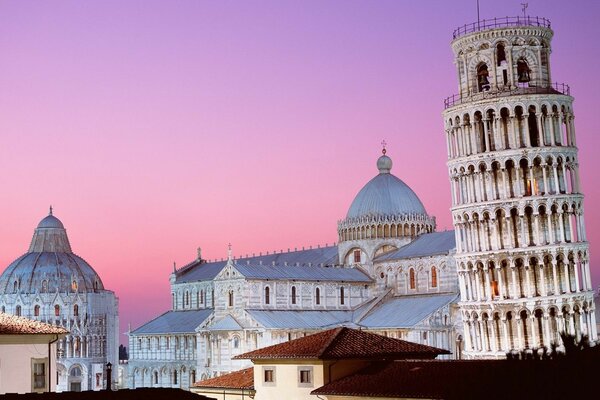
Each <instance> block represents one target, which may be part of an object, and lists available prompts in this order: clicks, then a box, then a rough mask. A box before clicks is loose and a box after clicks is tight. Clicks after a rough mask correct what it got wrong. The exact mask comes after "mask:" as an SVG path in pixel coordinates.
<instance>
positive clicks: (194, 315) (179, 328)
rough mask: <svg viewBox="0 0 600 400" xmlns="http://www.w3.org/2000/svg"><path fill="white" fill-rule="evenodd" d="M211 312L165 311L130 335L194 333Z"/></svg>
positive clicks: (208, 309) (210, 310) (204, 310)
mask: <svg viewBox="0 0 600 400" xmlns="http://www.w3.org/2000/svg"><path fill="white" fill-rule="evenodd" d="M212 312H213V310H212V309H211V308H205V309H203V310H185V311H167V312H165V313H164V314H162V315H160V316H158V317H156V318H154V319H153V320H152V321H150V322H147V323H145V324H144V325H142V326H140V327H139V328H137V329H135V330H134V331H132V332H131V333H132V334H151V333H153V334H161V333H195V330H196V328H197V327H198V326H199V325H200V324H201V323H202V322H204V321H205V320H206V319H207V318H208V317H209V316H210V314H212Z"/></svg>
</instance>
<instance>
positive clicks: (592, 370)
mask: <svg viewBox="0 0 600 400" xmlns="http://www.w3.org/2000/svg"><path fill="white" fill-rule="evenodd" d="M578 364H581V361H576V362H575V363H569V362H564V363H561V362H554V361H537V360H531V361H507V360H427V361H424V360H412V361H405V360H404V361H389V362H387V361H386V362H374V363H373V364H371V365H370V366H368V367H367V368H365V369H363V370H360V371H358V372H356V373H354V374H351V375H348V376H346V377H343V378H341V379H338V380H335V381H333V382H330V383H328V384H326V385H325V386H322V387H320V388H318V389H315V390H313V391H312V392H311V394H313V395H322V396H323V395H324V396H348V397H364V398H372V397H381V398H413V399H418V398H427V399H461V400H464V399H486V400H490V399H494V400H495V399H507V398H510V399H565V398H571V399H575V398H585V397H589V393H590V392H589V389H590V386H588V385H589V382H590V381H591V380H592V379H593V378H591V376H593V374H597V372H596V371H597V368H596V366H597V365H598V359H597V358H596V359H591V360H590V361H589V362H588V363H587V364H581V365H578ZM580 367H582V369H580ZM588 367H589V368H588ZM588 371H589V372H588ZM567 374H571V375H569V377H567ZM586 374H587V375H586ZM498 382H500V383H498ZM508 382H510V383H514V387H513V388H514V390H511V391H510V392H507V391H506V388H507V387H508V386H505V387H503V386H502V385H503V384H505V383H508ZM531 382H535V384H531ZM540 382H546V384H541V383H540ZM553 382H570V384H569V385H562V384H558V383H557V384H553ZM575 382H578V383H575ZM577 390H579V392H584V393H586V391H587V396H583V395H582V394H583V393H579V395H578V394H577V393H576V392H575V391H577Z"/></svg>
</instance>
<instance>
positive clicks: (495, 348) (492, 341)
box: [488, 319, 498, 352]
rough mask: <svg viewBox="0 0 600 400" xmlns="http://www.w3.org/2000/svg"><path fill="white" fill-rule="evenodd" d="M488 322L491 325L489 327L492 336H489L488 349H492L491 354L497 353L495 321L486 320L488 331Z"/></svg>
mask: <svg viewBox="0 0 600 400" xmlns="http://www.w3.org/2000/svg"><path fill="white" fill-rule="evenodd" d="M490 322H491V324H492V326H491V331H492V334H491V335H490V336H491V343H490V348H491V349H492V351H493V352H496V351H498V340H497V339H496V320H494V319H491V320H488V329H489V328H490Z"/></svg>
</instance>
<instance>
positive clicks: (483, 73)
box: [477, 63, 491, 92]
mask: <svg viewBox="0 0 600 400" xmlns="http://www.w3.org/2000/svg"><path fill="white" fill-rule="evenodd" d="M489 74H490V73H489V72H488V67H487V64H486V63H481V64H479V66H478V67H477V88H478V89H479V91H480V92H484V91H487V90H490V88H491V86H490V81H489V80H488V76H489Z"/></svg>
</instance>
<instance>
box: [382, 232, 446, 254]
mask: <svg viewBox="0 0 600 400" xmlns="http://www.w3.org/2000/svg"><path fill="white" fill-rule="evenodd" d="M454 248H456V236H455V234H454V231H445V232H433V233H424V234H422V235H421V236H419V237H418V238H416V239H415V240H413V241H412V242H410V243H409V244H407V245H406V246H402V247H400V248H399V249H398V250H394V251H390V252H387V253H384V254H382V255H380V256H378V257H375V260H374V261H386V260H402V259H406V258H415V257H427V256H435V255H440V254H448V253H449V252H450V251H451V250H453V249H454Z"/></svg>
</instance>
